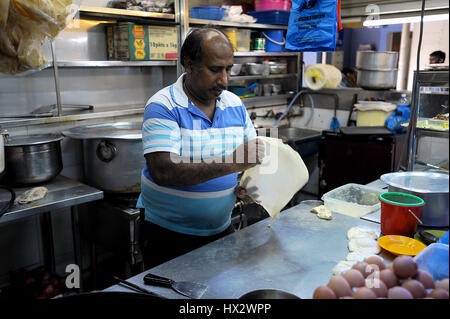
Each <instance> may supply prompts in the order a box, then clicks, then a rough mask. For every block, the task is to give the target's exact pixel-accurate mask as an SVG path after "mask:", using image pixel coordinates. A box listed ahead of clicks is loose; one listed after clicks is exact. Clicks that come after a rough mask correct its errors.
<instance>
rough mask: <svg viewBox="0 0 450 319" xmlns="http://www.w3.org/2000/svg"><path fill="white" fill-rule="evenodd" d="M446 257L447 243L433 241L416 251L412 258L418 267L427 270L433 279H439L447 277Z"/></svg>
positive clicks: (447, 255)
mask: <svg viewBox="0 0 450 319" xmlns="http://www.w3.org/2000/svg"><path fill="white" fill-rule="evenodd" d="M448 257H449V254H448V245H445V244H440V243H434V244H430V245H429V246H427V248H425V249H424V250H422V251H421V252H420V253H418V254H417V255H416V256H415V257H414V260H415V261H416V263H417V266H418V267H419V269H421V270H425V271H428V272H429V273H430V274H431V275H432V276H433V279H434V280H441V279H444V278H448V273H449V267H448Z"/></svg>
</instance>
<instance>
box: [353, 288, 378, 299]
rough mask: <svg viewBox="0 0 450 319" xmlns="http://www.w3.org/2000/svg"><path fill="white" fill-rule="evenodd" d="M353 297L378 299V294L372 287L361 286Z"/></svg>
mask: <svg viewBox="0 0 450 319" xmlns="http://www.w3.org/2000/svg"><path fill="white" fill-rule="evenodd" d="M353 298H355V299H376V298H377V295H376V294H375V292H373V291H372V289H370V288H367V287H360V288H358V289H357V290H356V291H355V293H354V294H353Z"/></svg>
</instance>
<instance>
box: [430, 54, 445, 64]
mask: <svg viewBox="0 0 450 319" xmlns="http://www.w3.org/2000/svg"><path fill="white" fill-rule="evenodd" d="M437 63H444V61H442V59H441V58H439V57H437V56H435V55H430V64H437Z"/></svg>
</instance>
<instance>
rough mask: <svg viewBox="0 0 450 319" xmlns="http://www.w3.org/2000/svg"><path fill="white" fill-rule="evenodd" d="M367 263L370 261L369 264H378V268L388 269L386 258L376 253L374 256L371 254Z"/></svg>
mask: <svg viewBox="0 0 450 319" xmlns="http://www.w3.org/2000/svg"><path fill="white" fill-rule="evenodd" d="M365 262H366V263H368V264H369V265H377V266H378V270H380V271H381V270H383V269H386V265H385V264H384V259H383V258H381V257H380V256H377V255H374V256H370V257H369V258H367V259H366V260H365Z"/></svg>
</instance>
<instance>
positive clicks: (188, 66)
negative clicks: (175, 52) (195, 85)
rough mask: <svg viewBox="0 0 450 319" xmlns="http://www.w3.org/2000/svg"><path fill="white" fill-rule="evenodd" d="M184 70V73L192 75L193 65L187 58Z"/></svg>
mask: <svg viewBox="0 0 450 319" xmlns="http://www.w3.org/2000/svg"><path fill="white" fill-rule="evenodd" d="M184 69H185V70H186V73H188V74H192V73H193V72H194V63H192V60H191V59H189V58H187V59H186V60H185V61H184Z"/></svg>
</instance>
